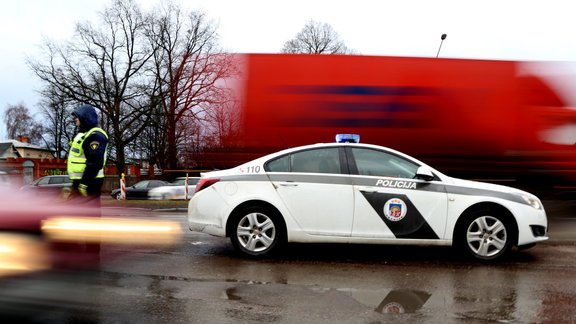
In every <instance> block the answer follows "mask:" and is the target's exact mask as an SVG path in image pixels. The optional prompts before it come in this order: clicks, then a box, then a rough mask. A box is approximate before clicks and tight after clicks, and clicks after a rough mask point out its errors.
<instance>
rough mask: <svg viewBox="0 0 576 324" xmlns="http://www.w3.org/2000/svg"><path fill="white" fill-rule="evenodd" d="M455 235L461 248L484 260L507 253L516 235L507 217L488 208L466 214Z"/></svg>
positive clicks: (497, 257)
mask: <svg viewBox="0 0 576 324" xmlns="http://www.w3.org/2000/svg"><path fill="white" fill-rule="evenodd" d="M457 235H459V237H458V242H457V244H459V245H460V247H461V248H463V249H464V250H465V251H466V252H467V253H468V254H469V255H471V256H472V257H474V258H476V259H479V260H485V261H488V260H495V259H499V258H502V257H503V256H505V255H506V254H508V252H509V251H510V250H511V248H512V246H513V245H514V243H513V242H514V240H515V237H516V234H515V232H514V228H513V226H512V224H511V222H510V221H509V220H508V218H507V217H505V216H504V215H502V214H501V213H498V212H494V211H489V210H485V211H477V212H473V213H470V214H469V215H467V217H466V218H465V221H464V223H463V224H462V226H460V228H459V233H457Z"/></svg>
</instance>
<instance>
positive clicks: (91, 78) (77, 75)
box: [28, 0, 153, 173]
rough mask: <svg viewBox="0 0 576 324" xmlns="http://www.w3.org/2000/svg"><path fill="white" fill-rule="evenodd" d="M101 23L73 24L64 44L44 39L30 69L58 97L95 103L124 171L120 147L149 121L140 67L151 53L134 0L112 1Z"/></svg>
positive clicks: (146, 84) (147, 97)
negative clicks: (41, 55)
mask: <svg viewBox="0 0 576 324" xmlns="http://www.w3.org/2000/svg"><path fill="white" fill-rule="evenodd" d="M100 18H101V22H102V24H101V26H100V27H99V28H95V27H93V26H92V25H91V24H90V23H88V22H85V23H78V24H77V26H76V33H75V37H74V38H73V39H72V40H71V41H69V42H67V43H65V44H63V45H60V44H56V43H53V42H50V41H47V42H46V43H45V44H44V49H45V53H46V58H44V59H42V60H41V61H32V60H29V61H28V63H29V65H30V67H31V68H32V70H33V71H34V73H35V74H36V75H37V76H38V77H39V78H40V79H41V80H42V81H43V82H44V83H45V85H46V86H48V87H51V88H53V89H55V92H56V93H58V94H59V95H60V96H62V98H63V100H65V101H67V102H68V101H69V102H76V104H77V105H79V104H81V103H88V104H92V105H94V106H95V107H96V108H97V109H99V110H100V112H101V113H102V114H103V117H104V118H102V121H101V123H102V125H101V126H102V127H103V128H104V129H105V130H106V131H107V132H108V134H109V135H110V146H109V148H110V153H111V157H112V160H113V157H114V156H115V158H116V159H115V162H116V167H117V170H118V173H121V172H123V170H124V165H125V162H126V159H125V148H126V146H127V144H128V143H131V142H132V141H134V139H135V138H136V137H138V136H139V135H140V133H141V132H142V131H143V130H144V128H145V127H146V125H147V121H148V120H149V118H150V116H149V111H150V107H151V105H152V103H151V102H150V95H149V93H150V92H151V90H150V89H149V84H150V82H149V80H147V79H146V78H145V77H144V76H143V73H142V72H143V70H144V69H145V67H146V65H147V64H148V62H149V59H150V57H151V56H152V55H153V52H152V51H151V49H150V48H149V47H148V46H146V44H147V42H145V41H144V37H145V35H144V25H145V23H146V22H145V20H144V15H143V14H142V12H141V10H140V8H139V7H138V5H137V4H136V3H135V1H134V0H115V1H113V3H112V5H111V6H110V7H108V8H106V9H105V10H104V11H103V12H102V13H101V14H100Z"/></svg>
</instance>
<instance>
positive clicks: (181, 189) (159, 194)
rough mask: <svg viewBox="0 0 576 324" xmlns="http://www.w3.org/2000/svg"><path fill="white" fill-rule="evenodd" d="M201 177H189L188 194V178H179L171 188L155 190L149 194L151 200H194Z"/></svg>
mask: <svg viewBox="0 0 576 324" xmlns="http://www.w3.org/2000/svg"><path fill="white" fill-rule="evenodd" d="M199 179H200V177H188V192H187V193H186V177H178V178H176V179H174V181H172V182H171V183H170V185H169V186H162V187H158V188H154V189H152V190H150V191H149V192H148V196H149V198H150V199H161V200H184V199H190V198H192V195H194V190H196V184H197V183H198V180H199Z"/></svg>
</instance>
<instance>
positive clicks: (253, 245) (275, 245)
mask: <svg viewBox="0 0 576 324" xmlns="http://www.w3.org/2000/svg"><path fill="white" fill-rule="evenodd" d="M230 222H231V224H230V225H231V226H230V227H229V229H230V240H231V241H232V245H233V246H234V247H235V248H236V249H237V250H238V251H240V252H241V253H242V254H244V255H247V256H250V257H265V256H269V255H272V254H273V253H275V252H277V251H278V250H279V249H280V247H282V246H283V245H284V244H285V242H286V226H285V225H284V220H283V219H282V217H281V216H280V215H279V214H278V212H276V211H274V210H272V209H270V208H267V207H248V208H244V209H242V210H241V211H240V212H238V213H236V214H235V216H234V217H233V218H232V219H231V220H230Z"/></svg>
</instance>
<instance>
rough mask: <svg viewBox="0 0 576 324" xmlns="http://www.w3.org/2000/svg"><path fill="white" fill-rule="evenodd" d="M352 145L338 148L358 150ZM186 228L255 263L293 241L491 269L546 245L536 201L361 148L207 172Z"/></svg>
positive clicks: (319, 147) (298, 152) (323, 149)
mask: <svg viewBox="0 0 576 324" xmlns="http://www.w3.org/2000/svg"><path fill="white" fill-rule="evenodd" d="M337 139H339V138H337ZM349 139H350V137H345V138H344V139H341V140H340V141H341V142H357V141H358V139H357V138H353V139H352V140H349ZM188 221H189V226H190V229H191V230H192V231H199V232H204V233H208V234H212V235H216V236H222V237H230V239H231V241H232V244H233V245H234V247H235V248H237V249H238V250H239V251H241V252H242V253H244V254H246V255H250V256H264V255H268V254H270V253H272V252H273V251H275V250H277V249H278V248H279V247H280V246H282V245H283V244H284V243H286V242H323V243H330V242H334V243H376V244H414V245H454V246H456V247H458V248H461V249H462V250H463V251H466V252H467V253H468V254H470V255H471V256H473V257H474V258H477V259H481V260H493V259H498V258H500V257H502V256H504V255H505V254H507V253H508V252H509V251H510V249H511V248H512V247H513V246H518V247H521V248H522V247H530V246H532V245H534V244H535V243H537V242H541V241H545V240H547V239H548V237H547V218H546V213H545V211H544V208H543V206H542V203H541V202H540V200H539V199H538V198H537V197H535V196H533V195H531V194H529V193H527V192H524V191H521V190H517V189H514V188H510V187H505V186H500V185H494V184H488V183H481V182H474V181H467V180H461V179H456V178H452V177H449V176H446V175H444V174H442V173H441V172H439V171H437V170H435V169H433V168H431V167H429V166H427V165H426V164H424V163H422V162H420V161H418V160H416V159H414V158H412V157H410V156H408V155H406V154H403V153H401V152H398V151H395V150H392V149H389V148H386V147H381V146H376V145H369V144H359V143H328V144H315V145H307V146H301V147H295V148H291V149H287V150H283V151H280V152H277V153H273V154H270V155H267V156H264V157H261V158H258V159H256V160H253V161H251V162H248V163H245V164H243V165H240V166H238V167H236V168H232V169H228V170H222V171H213V172H208V173H205V174H203V175H202V177H201V179H200V182H199V183H198V185H197V187H196V193H195V194H194V196H193V197H192V199H191V201H190V203H189V208H188Z"/></svg>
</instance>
